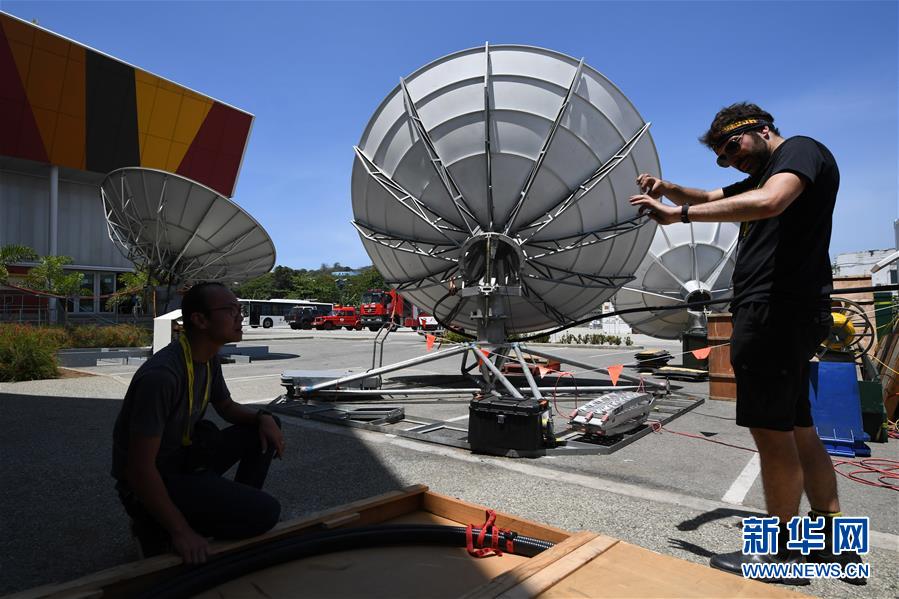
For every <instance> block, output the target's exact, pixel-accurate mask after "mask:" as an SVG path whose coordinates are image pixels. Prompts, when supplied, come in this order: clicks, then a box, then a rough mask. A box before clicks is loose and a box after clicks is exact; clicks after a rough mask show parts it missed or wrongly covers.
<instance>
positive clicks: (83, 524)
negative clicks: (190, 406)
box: [0, 394, 404, 594]
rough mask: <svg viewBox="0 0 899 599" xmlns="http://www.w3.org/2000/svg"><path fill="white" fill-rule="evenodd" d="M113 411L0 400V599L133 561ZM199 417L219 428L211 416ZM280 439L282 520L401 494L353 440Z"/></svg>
mask: <svg viewBox="0 0 899 599" xmlns="http://www.w3.org/2000/svg"><path fill="white" fill-rule="evenodd" d="M120 406H121V401H119V400H111V399H93V398H66V397H43V396H33V395H32V396H25V395H13V394H0V420H2V422H3V423H4V427H5V432H4V437H5V438H4V444H3V454H4V455H3V459H2V461H0V480H2V481H3V484H2V486H0V503H2V505H3V512H2V523H0V529H2V530H3V535H2V536H0V555H3V565H2V575H0V594H5V593H10V592H14V591H21V590H24V589H28V588H31V587H35V586H39V585H43V584H48V583H52V582H64V581H67V580H71V579H73V578H77V577H80V576H84V575H86V574H89V573H92V572H95V571H98V570H102V569H105V568H109V567H112V566H116V565H119V564H123V563H126V562H130V561H133V560H135V559H137V551H136V545H135V543H134V541H133V540H132V538H131V535H130V532H129V530H128V518H127V515H126V514H125V511H124V509H123V508H122V506H121V504H120V502H119V500H118V497H117V495H116V492H115V490H114V481H113V478H112V477H111V475H110V467H111V455H112V429H113V425H114V423H115V419H116V416H117V415H118V412H119V408H120ZM207 414H208V415H210V416H211V417H212V419H213V420H216V421H218V422H219V423H221V421H220V419H218V416H217V415H215V414H214V410H209V412H207ZM284 435H285V441H286V443H287V452H286V455H285V457H284V459H283V460H276V461H275V462H274V463H273V464H272V467H271V470H270V471H269V476H268V480H267V481H266V485H265V489H266V490H267V491H269V492H270V493H272V495H274V496H275V497H276V498H278V500H279V501H280V502H281V505H282V512H281V519H282V520H289V519H293V518H297V517H299V516H302V515H305V514H309V513H312V512H316V511H319V510H323V509H327V508H331V507H334V506H338V505H341V504H343V503H347V502H350V501H355V500H358V499H363V498H366V497H370V496H372V495H376V494H380V493H384V492H386V491H391V490H395V489H399V488H402V487H403V486H404V483H401V482H400V481H398V480H397V479H396V478H395V477H394V476H393V475H392V474H391V472H390V471H389V469H388V468H387V467H385V466H384V465H383V464H381V463H380V462H379V461H378V459H377V457H376V456H375V455H373V454H372V453H371V452H370V451H369V450H368V448H367V447H366V446H365V445H363V444H362V443H361V442H360V441H358V440H357V439H355V438H354V437H352V436H346V435H334V434H330V433H327V432H323V431H316V430H309V429H304V428H303V429H301V428H299V427H296V426H292V425H291V424H290V423H289V422H285V425H284ZM228 475H229V476H231V475H233V471H232V473H228Z"/></svg>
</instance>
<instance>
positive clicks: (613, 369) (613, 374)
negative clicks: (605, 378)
mask: <svg viewBox="0 0 899 599" xmlns="http://www.w3.org/2000/svg"><path fill="white" fill-rule="evenodd" d="M622 370H624V364H615V365H614V366H609V367H608V368H606V371H607V372H608V373H609V378H610V379H612V386H613V387H615V386H617V385H618V377H619V376H621V371H622Z"/></svg>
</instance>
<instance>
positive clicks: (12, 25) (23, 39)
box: [2, 18, 37, 47]
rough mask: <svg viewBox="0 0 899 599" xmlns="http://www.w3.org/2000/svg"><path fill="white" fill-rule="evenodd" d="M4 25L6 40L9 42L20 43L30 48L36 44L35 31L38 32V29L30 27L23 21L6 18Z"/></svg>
mask: <svg viewBox="0 0 899 599" xmlns="http://www.w3.org/2000/svg"><path fill="white" fill-rule="evenodd" d="M2 25H3V31H4V33H6V39H8V40H9V41H11V42H13V41H15V42H20V43H23V44H25V45H26V46H29V47H30V46H31V45H33V44H34V33H35V31H37V29H35V28H34V27H32V26H31V25H29V24H28V23H22V22H21V21H17V20H15V19H9V18H4V19H3V22H2Z"/></svg>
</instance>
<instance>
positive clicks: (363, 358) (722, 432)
mask: <svg viewBox="0 0 899 599" xmlns="http://www.w3.org/2000/svg"><path fill="white" fill-rule="evenodd" d="M373 338H374V334H372V333H369V332H368V331H360V332H356V331H332V332H318V331H291V330H289V329H282V330H278V329H269V330H261V329H257V330H250V331H247V333H246V335H245V338H244V341H243V342H242V344H241V345H242V346H260V345H264V346H268V348H269V352H270V354H269V356H268V358H266V359H261V360H254V361H253V362H252V363H249V364H246V363H235V364H228V365H225V366H224V373H225V378H226V380H227V382H228V386H229V389H230V390H231V393H232V396H233V397H234V399H235V400H236V401H239V402H242V403H259V404H263V403H268V402H270V401H271V400H272V399H274V398H276V397H277V396H279V395H280V394H281V393H283V391H284V389H283V388H282V387H281V384H280V373H281V372H282V371H284V370H295V369H307V370H347V369H349V370H353V371H356V372H359V371H362V370H365V369H366V368H368V367H370V366H371V363H372V349H373V345H372V340H373ZM634 341H635V343H636V344H637V346H640V347H658V348H662V349H668V350H669V351H671V352H672V353H679V352H680V348H679V346H678V344H676V343H671V342H666V341H659V340H654V339H651V338H640V337H637V336H635V338H634ZM384 347H385V351H384V363H385V364H387V363H392V362H396V361H400V360H404V359H408V358H411V357H414V356H419V355H424V354H425V353H426V349H425V343H424V339H423V338H422V337H421V336H419V335H416V334H414V333H411V332H406V331H399V332H397V333H393V334H392V335H391V336H390V337H388V340H387V342H386V343H385V346H384ZM543 349H548V348H547V347H544V348H543ZM635 349H636V346H634V347H629V348H628V347H624V346H621V347H608V348H605V347H604V348H598V347H573V346H572V347H558V346H556V347H553V348H552V351H555V352H559V353H563V354H564V355H567V356H571V357H572V358H575V359H577V360H579V361H584V362H588V363H591V364H596V366H597V367H603V366H608V365H612V364H626V363H629V362H632V361H633V353H634V351H635ZM138 366H139V364H137V363H132V364H121V363H118V362H106V363H102V364H100V365H98V366H96V367H91V368H83V369H79V370H80V371H81V372H82V373H84V374H86V376H81V377H77V378H63V379H54V380H49V381H31V382H23V383H0V418H2V421H3V422H4V423H5V425H6V427H7V434H6V435H4V438H5V441H4V445H3V453H4V459H3V460H2V462H0V464H2V465H0V476H2V480H3V481H4V484H3V485H2V487H0V497H2V505H3V506H4V507H3V510H2V514H0V518H2V526H0V529H2V530H3V531H4V534H3V535H2V537H0V555H2V560H0V592H3V593H6V592H13V591H17V590H23V589H26V588H30V587H33V586H38V585H41V584H46V583H49V582H54V581H56V582H60V581H65V580H69V579H72V578H75V577H78V576H82V575H85V574H88V573H91V572H94V571H97V570H99V569H102V568H107V567H111V566H114V565H117V564H122V563H125V562H128V561H131V560H133V559H135V558H136V552H135V546H134V543H133V541H132V539H131V538H130V535H129V533H128V528H127V518H126V516H125V513H124V511H123V510H122V508H121V507H120V505H119V502H118V499H117V497H116V495H115V492H114V490H113V485H112V479H111V478H110V476H109V466H110V455H111V431H112V424H113V422H114V420H115V417H116V414H117V413H118V410H119V407H120V405H121V399H122V397H123V396H124V393H125V390H126V389H127V386H128V383H129V381H130V378H131V376H132V375H133V373H134V371H135V370H136V369H137V367H138ZM458 369H459V360H458V359H446V360H444V361H441V362H432V363H429V364H423V365H419V366H416V367H415V368H414V369H412V370H411V371H405V372H403V373H397V374H396V375H393V379H392V381H389V382H391V384H395V383H396V381H397V380H398V379H399V378H400V377H408V376H417V377H422V376H424V377H428V376H446V375H452V374H454V373H457V372H458ZM575 370H580V369H575ZM625 372H631V373H633V371H629V370H627V369H626V370H625ZM593 376H594V377H595V376H597V375H593ZM600 378H601V377H600ZM677 391H678V392H679V393H684V394H689V395H690V396H693V397H699V398H707V397H708V385H707V384H706V383H688V384H683V385H682V386H681V388H680V389H678V390H677ZM585 399H588V397H579V398H578V401H583V400H585ZM385 401H387V400H377V399H372V400H370V401H366V402H364V403H363V404H360V405H378V403H379V402H380V403H381V404H382V405H383V403H384V402H385ZM389 403H390V404H391V405H402V406H403V408H404V409H405V412H406V415H407V417H409V416H413V417H415V416H418V417H423V418H430V419H437V420H446V421H452V422H453V423H454V424H455V425H458V426H459V427H462V428H464V427H466V425H467V422H466V419H467V414H468V401H467V399H465V398H464V397H461V396H460V397H437V396H434V397H427V396H424V397H419V396H416V397H410V398H408V399H403V398H401V397H393V398H390V399H389ZM572 407H573V403H572V402H559V405H558V411H559V412H560V413H562V414H567V413H568V411H569V410H570V409H571V408H572ZM282 420H283V421H284V430H285V436H286V440H287V443H288V447H289V449H288V453H287V455H286V456H285V458H284V459H283V460H281V461H278V462H276V463H275V464H274V465H273V467H272V470H271V472H270V474H269V479H268V482H267V484H266V488H267V489H268V490H270V491H271V492H272V493H273V494H274V495H275V496H276V497H278V498H279V500H280V501H281V503H282V506H283V511H282V519H290V518H295V517H299V516H302V515H304V514H308V513H311V512H314V511H318V510H321V509H325V508H328V507H333V506H337V505H340V504H343V503H347V502H350V501H354V500H357V499H361V498H364V497H368V496H371V495H374V494H378V493H382V492H385V491H388V490H393V489H397V488H399V487H402V486H405V485H409V484H414V483H424V484H426V485H428V486H429V487H430V488H431V489H433V490H435V491H437V492H440V493H445V494H448V495H452V496H455V497H459V498H461V499H464V500H467V501H471V502H475V503H480V504H483V505H486V506H488V507H491V508H494V509H497V510H502V511H506V512H511V513H514V514H517V515H520V516H523V517H525V518H528V519H531V520H536V521H538V522H544V523H546V524H550V525H553V526H557V527H560V528H564V529H567V530H571V531H576V530H593V531H596V532H599V533H603V534H607V535H610V536H614V537H617V538H621V539H623V540H625V541H628V542H631V543H635V544H637V545H640V546H643V547H646V548H648V549H651V550H654V551H657V552H660V553H665V554H669V555H673V556H676V557H679V558H682V559H686V560H690V561H694V562H697V563H708V557H709V556H710V555H711V554H712V553H716V552H721V551H729V550H735V549H738V548H739V546H740V542H741V534H740V530H739V522H740V518H741V517H744V516H747V515H758V514H760V513H761V512H762V511H763V506H764V498H763V495H762V489H761V483H760V480H759V478H758V476H757V458H756V457H755V456H756V454H755V453H754V452H752V451H751V448H752V441H751V438H750V436H749V434H748V431H746V430H744V429H741V428H739V427H737V426H736V425H735V424H734V405H733V403H731V402H720V401H705V403H703V404H702V405H700V406H698V407H697V408H696V409H694V410H692V411H690V412H688V413H686V414H685V415H683V416H681V417H680V418H678V419H676V420H674V421H673V422H670V423H668V424H667V425H666V426H665V427H664V428H663V429H662V431H660V432H656V433H651V434H649V435H647V436H645V437H643V438H641V439H639V440H637V441H636V442H634V443H632V444H630V445H628V446H627V447H624V448H623V449H621V450H620V451H618V452H616V453H613V454H611V455H579V456H571V455H567V456H566V455H551V456H545V457H540V458H534V459H511V458H499V457H490V456H483V455H476V454H472V453H470V452H468V451H466V450H462V449H456V448H453V447H448V446H446V445H440V444H435V443H427V442H422V441H416V440H412V439H408V438H404V437H401V436H397V435H392V434H385V433H383V432H372V431H365V430H359V429H353V428H346V427H341V426H336V425H331V424H324V423H319V422H313V421H309V420H302V419H298V418H293V417H285V418H282ZM558 421H564V418H561V417H558V418H557V422H558ZM680 433H685V434H690V435H695V436H697V437H699V438H694V437H688V436H684V435H682V434H680ZM709 441H717V442H718V443H712V442H709ZM725 444H726V445H725ZM870 447H871V449H872V455H873V457H883V458H888V459H893V460H896V459H899V451H897V442H896V441H895V440H894V441H892V442H890V443H889V444H876V443H871V444H870ZM838 481H839V488H840V495H841V501H842V504H843V511H844V512H845V513H846V514H847V515H858V516H868V517H870V519H871V528H872V535H871V541H872V546H873V550H872V553H871V554H870V555H869V556H867V561H868V562H869V563H870V564H871V570H872V578H871V580H870V581H869V584H868V585H867V586H866V587H853V586H850V585H848V584H845V583H842V582H840V581H814V582H813V583H812V585H811V586H809V587H805V588H804V589H803V591H804V592H807V593H809V594H813V595H818V596H822V597H834V598H836V597H896V596H899V576H897V573H899V572H897V563H899V560H897V557H899V554H897V552H899V519H897V515H899V495H897V493H896V492H895V491H891V490H886V489H879V488H874V487H870V486H866V485H862V484H860V483H857V482H852V481H850V480H848V479H846V478H843V477H838ZM802 509H803V510H805V509H807V506H806V505H805V503H803V507H802Z"/></svg>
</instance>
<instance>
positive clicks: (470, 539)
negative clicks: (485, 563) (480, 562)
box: [465, 510, 515, 557]
mask: <svg viewBox="0 0 899 599" xmlns="http://www.w3.org/2000/svg"><path fill="white" fill-rule="evenodd" d="M494 522H496V512H494V511H493V510H487V519H486V521H485V522H484V524H482V525H481V530H480V532H479V533H478V540H477V545H478V546H477V547H475V546H474V524H469V525H468V526H466V527H465V545H466V547H465V548H466V549H467V550H468V553H469V555H471V556H473V557H488V556H491V555H497V556H501V555H502V554H503V550H502V549H500V547H499V536H500V534H501V533H504V534H505V535H506V548H505V551H506V552H508V553H514V551H515V543H514V542H513V541H512V531H510V530H507V529H504V528H499V527H498V526H495V525H494ZM488 531H489V533H490V539H489V543H490V545H489V546H488V547H485V546H484V540H485V539H486V537H487V533H488Z"/></svg>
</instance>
